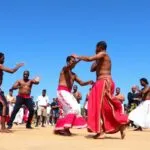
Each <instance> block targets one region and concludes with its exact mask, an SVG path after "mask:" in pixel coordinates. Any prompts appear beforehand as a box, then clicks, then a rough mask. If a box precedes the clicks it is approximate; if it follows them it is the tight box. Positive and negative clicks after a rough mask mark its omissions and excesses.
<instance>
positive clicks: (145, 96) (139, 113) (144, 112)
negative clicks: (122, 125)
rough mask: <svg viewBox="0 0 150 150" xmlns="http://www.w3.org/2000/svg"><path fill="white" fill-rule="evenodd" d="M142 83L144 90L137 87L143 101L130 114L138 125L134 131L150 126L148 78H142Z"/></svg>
mask: <svg viewBox="0 0 150 150" xmlns="http://www.w3.org/2000/svg"><path fill="white" fill-rule="evenodd" d="M140 84H141V86H143V87H144V88H142V90H139V89H138V88H137V90H138V92H139V95H140V96H141V98H142V102H141V104H140V105H139V106H138V107H136V108H135V109H134V110H133V111H131V113H130V114H129V119H130V120H131V121H133V122H134V123H136V125H137V126H138V128H137V129H135V130H134V131H142V127H143V128H150V121H149V116H150V108H149V106H150V86H149V83H148V80H147V79H146V78H141V79H140Z"/></svg>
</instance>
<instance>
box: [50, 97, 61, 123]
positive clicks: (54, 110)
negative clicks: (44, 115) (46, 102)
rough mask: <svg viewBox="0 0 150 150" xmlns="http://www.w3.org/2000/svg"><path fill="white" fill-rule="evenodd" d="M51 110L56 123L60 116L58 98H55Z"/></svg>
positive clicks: (53, 120) (53, 121)
mask: <svg viewBox="0 0 150 150" xmlns="http://www.w3.org/2000/svg"><path fill="white" fill-rule="evenodd" d="M51 109H52V110H51V111H52V123H54V124H56V122H57V119H58V118H59V104H58V101H57V98H53V102H52V103H51Z"/></svg>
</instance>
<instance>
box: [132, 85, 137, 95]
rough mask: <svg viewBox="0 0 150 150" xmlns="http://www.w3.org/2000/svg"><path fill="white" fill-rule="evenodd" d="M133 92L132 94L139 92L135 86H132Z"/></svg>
mask: <svg viewBox="0 0 150 150" xmlns="http://www.w3.org/2000/svg"><path fill="white" fill-rule="evenodd" d="M131 90H132V93H135V92H136V90H137V88H136V86H135V85H134V86H132V88H131Z"/></svg>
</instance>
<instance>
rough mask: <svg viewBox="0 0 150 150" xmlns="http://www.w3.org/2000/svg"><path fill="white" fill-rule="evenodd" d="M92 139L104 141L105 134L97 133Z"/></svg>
mask: <svg viewBox="0 0 150 150" xmlns="http://www.w3.org/2000/svg"><path fill="white" fill-rule="evenodd" d="M93 138H94V139H104V138H105V134H104V133H97V134H96V135H94V136H93Z"/></svg>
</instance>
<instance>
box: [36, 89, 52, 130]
mask: <svg viewBox="0 0 150 150" xmlns="http://www.w3.org/2000/svg"><path fill="white" fill-rule="evenodd" d="M37 102H38V117H37V122H36V127H38V125H39V120H40V117H42V127H45V126H44V123H45V120H46V116H47V105H48V102H49V98H48V96H47V95H46V89H43V90H42V95H41V96H38V98H37Z"/></svg>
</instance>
